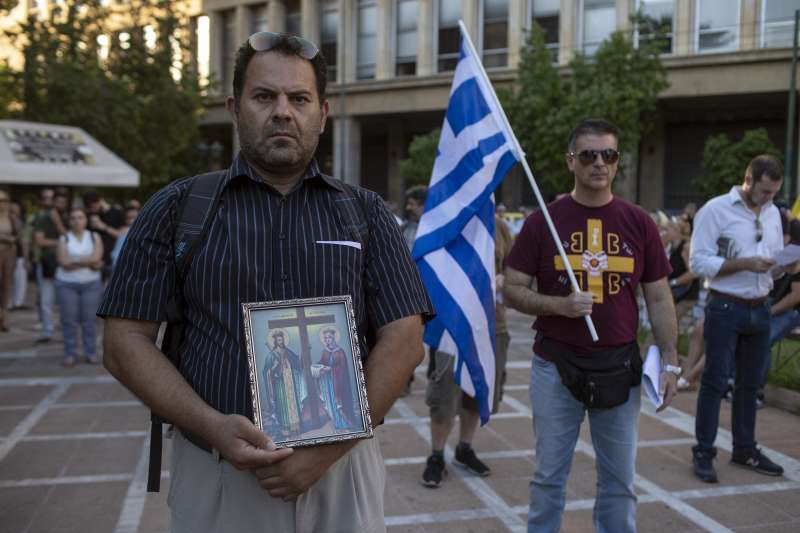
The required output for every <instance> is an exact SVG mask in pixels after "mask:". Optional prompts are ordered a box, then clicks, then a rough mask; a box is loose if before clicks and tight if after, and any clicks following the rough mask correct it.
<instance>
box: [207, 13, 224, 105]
mask: <svg viewBox="0 0 800 533" xmlns="http://www.w3.org/2000/svg"><path fill="white" fill-rule="evenodd" d="M208 19H209V21H208V22H209V29H208V31H209V52H208V55H209V58H208V68H209V71H210V72H209V74H210V75H211V77H212V78H213V79H216V80H217V81H218V83H217V86H216V89H215V91H216V92H217V94H221V95H224V94H225V91H226V89H225V87H222V86H221V85H220V84H221V83H223V82H224V81H225V79H226V76H225V57H224V56H225V42H224V40H225V19H224V17H223V16H222V12H221V11H211V12H210V13H209V14H208Z"/></svg>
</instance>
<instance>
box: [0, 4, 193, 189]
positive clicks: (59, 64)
mask: <svg viewBox="0 0 800 533" xmlns="http://www.w3.org/2000/svg"><path fill="white" fill-rule="evenodd" d="M180 3H181V2H179V1H174V0H134V1H132V2H129V3H127V5H126V9H125V12H124V13H122V14H120V13H114V12H112V11H111V10H109V9H106V8H103V7H102V6H101V3H100V2H99V1H98V0H90V1H86V2H67V3H65V4H63V5H62V7H57V8H56V9H54V10H53V12H52V13H51V16H50V18H49V19H47V20H37V19H36V18H34V17H31V18H30V19H29V20H27V21H26V22H25V23H23V24H22V26H21V28H20V29H19V31H17V32H16V33H15V34H13V35H11V37H12V39H13V40H14V42H15V43H16V46H17V47H18V49H19V50H21V52H22V54H23V56H24V59H25V67H24V70H23V71H22V72H19V73H16V74H15V76H14V85H15V89H16V94H18V95H19V98H20V101H19V102H16V103H6V102H4V101H2V100H0V105H4V108H3V110H4V111H5V113H4V114H5V115H11V116H14V117H18V118H21V119H24V120H32V121H37V122H49V123H56V124H68V125H72V126H78V127H81V128H83V129H85V130H86V131H87V132H88V133H89V134H90V135H92V136H94V137H95V138H97V139H98V140H99V141H100V142H101V143H103V144H104V145H106V146H107V147H108V148H109V149H111V150H112V151H114V152H115V153H117V154H118V155H119V156H120V157H122V158H123V159H125V160H126V161H127V162H128V163H130V164H131V165H132V166H134V167H135V168H136V169H137V170H139V172H140V173H141V175H142V186H141V191H142V192H143V193H144V194H147V195H149V194H150V193H152V192H153V191H155V190H156V189H158V188H160V187H161V186H163V185H164V184H166V183H167V182H169V181H171V180H172V179H175V178H178V177H181V176H184V175H187V174H191V173H193V172H195V171H196V170H198V169H197V168H196V160H197V157H196V155H195V154H194V153H193V147H194V145H195V143H196V138H197V134H198V121H199V118H200V115H201V112H202V96H201V93H200V89H199V85H198V80H197V76H196V74H195V73H194V72H193V71H192V69H190V68H189V67H188V65H189V62H188V53H187V47H188V43H189V35H187V34H186V32H185V31H183V30H182V28H186V27H188V24H186V21H185V20H181V19H180V18H179V15H178V14H179V13H181V12H183V11H184V10H181V9H179V4H180ZM98 38H100V39H104V38H107V39H108V42H109V47H108V49H107V50H108V52H107V57H105V58H102V57H100V52H101V46H100V44H99V41H98ZM1 83H2V72H1V71H0V84H1Z"/></svg>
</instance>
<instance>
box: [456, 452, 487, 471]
mask: <svg viewBox="0 0 800 533" xmlns="http://www.w3.org/2000/svg"><path fill="white" fill-rule="evenodd" d="M455 463H456V464H457V465H458V466H461V467H464V468H466V469H467V470H469V471H470V472H472V473H473V474H475V475H476V476H481V477H486V476H488V475H489V474H491V473H492V471H491V469H490V468H489V467H488V466H486V464H485V463H484V462H483V461H481V460H480V459H478V456H477V455H475V450H473V449H472V446H457V447H456V459H455Z"/></svg>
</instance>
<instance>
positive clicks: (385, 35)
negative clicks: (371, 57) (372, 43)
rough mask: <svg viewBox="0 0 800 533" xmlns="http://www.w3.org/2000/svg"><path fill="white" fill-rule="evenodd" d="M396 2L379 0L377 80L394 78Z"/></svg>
mask: <svg viewBox="0 0 800 533" xmlns="http://www.w3.org/2000/svg"><path fill="white" fill-rule="evenodd" d="M392 4H394V2H393V1H392V0H378V35H377V37H378V54H377V57H376V59H375V62H376V64H375V79H378V80H385V79H388V78H391V77H393V76H394V53H393V52H394V43H393V42H392V38H393V37H394V35H395V32H394V31H392V30H393V28H392V24H393V23H394V16H393V15H394V14H393V11H394V8H393V7H392Z"/></svg>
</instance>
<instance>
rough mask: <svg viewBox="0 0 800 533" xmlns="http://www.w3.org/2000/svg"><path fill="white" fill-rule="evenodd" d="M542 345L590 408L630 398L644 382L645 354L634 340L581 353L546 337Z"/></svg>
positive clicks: (569, 386) (568, 385)
mask: <svg viewBox="0 0 800 533" xmlns="http://www.w3.org/2000/svg"><path fill="white" fill-rule="evenodd" d="M540 346H541V349H542V351H543V352H546V353H547V354H548V355H550V356H551V357H552V358H553V361H554V363H555V365H556V368H557V369H558V374H559V376H560V377H561V383H563V384H564V386H565V387H566V388H567V389H568V390H569V391H570V393H572V396H574V397H575V399H576V400H578V401H579V402H581V403H582V404H583V405H585V406H586V407H587V408H591V409H610V408H612V407H617V406H618V405H622V404H623V403H625V402H627V401H628V397H629V396H630V391H631V388H633V387H637V386H638V385H639V384H640V383H641V382H642V358H641V355H640V353H639V344H638V343H637V342H636V341H634V342H631V343H628V344H625V345H622V346H618V347H615V348H611V349H608V350H602V351H599V352H594V353H592V354H591V355H589V356H586V355H577V354H575V353H574V352H573V351H572V350H570V349H569V347H567V346H566V345H564V344H562V343H560V342H558V341H555V340H553V339H548V338H544V337H543V338H542V339H541V340H540Z"/></svg>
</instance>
